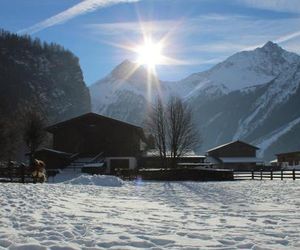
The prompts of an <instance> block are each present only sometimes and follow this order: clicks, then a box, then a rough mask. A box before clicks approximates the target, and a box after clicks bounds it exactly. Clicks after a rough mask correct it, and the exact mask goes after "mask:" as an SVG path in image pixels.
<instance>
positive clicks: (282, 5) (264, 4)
mask: <svg viewBox="0 0 300 250" xmlns="http://www.w3.org/2000/svg"><path fill="white" fill-rule="evenodd" d="M236 1H237V2H238V3H240V4H246V5H247V6H250V7H254V8H259V9H265V10H273V11H278V12H283V11H285V12H292V13H299V12H300V1H299V0H236Z"/></svg>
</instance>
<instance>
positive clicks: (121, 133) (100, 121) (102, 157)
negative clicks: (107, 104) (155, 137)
mask: <svg viewBox="0 0 300 250" xmlns="http://www.w3.org/2000/svg"><path fill="white" fill-rule="evenodd" d="M46 130H47V131H48V132H49V133H51V134H52V138H53V147H52V149H43V150H42V151H40V152H37V156H40V157H39V158H40V159H42V160H44V161H45V162H46V165H48V164H49V165H50V166H52V165H53V164H52V163H53V162H55V164H57V167H61V165H65V164H66V162H69V163H71V162H75V163H76V164H77V165H79V163H80V164H81V165H82V166H83V165H84V163H86V165H89V166H92V165H93V164H95V163H97V162H98V163H99V162H100V161H103V162H105V165H106V166H107V167H108V168H109V171H112V169H114V168H135V167H136V163H137V160H136V158H138V157H139V156H140V155H141V153H142V147H141V145H142V140H143V139H144V134H143V130H142V128H141V127H138V126H136V125H133V124H129V123H126V122H123V121H119V120H116V119H112V118H110V117H106V116H102V115H99V114H95V113H87V114H84V115H81V116H78V117H75V118H72V119H70V120H66V121H63V122H59V123H57V124H54V125H52V126H49V127H47V128H46ZM66 158H67V159H68V161H66ZM58 161H59V162H60V165H59V163H58ZM76 164H74V166H75V165H76Z"/></svg>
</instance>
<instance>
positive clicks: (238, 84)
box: [90, 42, 300, 159]
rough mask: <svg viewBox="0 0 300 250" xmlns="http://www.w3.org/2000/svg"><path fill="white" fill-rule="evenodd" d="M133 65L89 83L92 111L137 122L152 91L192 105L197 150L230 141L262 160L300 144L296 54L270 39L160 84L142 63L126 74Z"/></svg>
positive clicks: (299, 75)
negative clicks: (250, 146)
mask: <svg viewBox="0 0 300 250" xmlns="http://www.w3.org/2000/svg"><path fill="white" fill-rule="evenodd" d="M136 68H137V65H135V64H133V63H130V62H129V61H124V62H123V63H122V64H120V65H119V66H118V67H117V68H116V69H114V70H113V71H112V73H111V74H110V75H109V76H107V77H106V78H105V79H103V80H100V81H98V82H97V83H95V84H94V85H92V86H91V88H90V93H91V98H92V106H93V110H94V111H96V112H99V113H103V114H105V115H109V116H112V117H114V118H118V119H122V120H125V121H129V122H133V123H137V124H141V123H142V121H143V120H144V118H145V117H146V113H147V108H148V107H149V105H151V102H152V101H153V100H155V98H156V96H157V95H161V96H163V97H164V99H165V100H167V99H168V97H169V96H170V95H179V96H181V97H182V98H183V99H184V100H185V101H186V102H187V103H189V104H190V105H191V106H192V107H193V109H194V117H195V122H196V124H197V126H198V127H199V130H200V131H201V133H202V136H203V145H202V147H201V149H199V150H200V151H201V152H204V151H205V150H207V149H208V148H210V147H213V146H216V145H218V144H221V143H224V142H227V141H230V140H234V139H241V140H246V141H248V142H250V143H251V142H252V143H255V144H257V145H258V146H260V147H261V152H260V154H261V155H264V156H265V158H266V159H271V158H272V157H274V153H276V152H279V151H287V150H295V149H299V148H300V142H298V141H297V140H296V136H295V135H299V133H300V111H298V109H299V108H298V107H300V105H299V104H300V93H299V84H300V56H298V55H297V54H294V53H291V52H288V51H285V50H284V49H282V48H281V47H279V46H278V45H277V44H275V43H272V42H268V43H266V44H265V45H264V46H263V47H261V48H257V49H255V50H252V51H243V52H239V53H236V54H234V55H233V56H231V57H229V58H228V59H226V60H225V61H223V62H221V63H219V64H217V65H216V66H214V67H212V68H211V69H209V70H207V71H204V72H201V73H195V74H192V75H190V76H188V77H187V78H185V79H183V80H180V81H178V82H162V81H160V80H159V79H157V78H156V77H155V76H148V73H147V70H145V69H144V68H143V67H138V68H137V70H136V71H135V73H133V74H131V72H133V71H134V69H136ZM149 79H150V80H149ZM149 83H150V85H149ZM149 86H152V88H151V91H152V92H151V93H150V92H149Z"/></svg>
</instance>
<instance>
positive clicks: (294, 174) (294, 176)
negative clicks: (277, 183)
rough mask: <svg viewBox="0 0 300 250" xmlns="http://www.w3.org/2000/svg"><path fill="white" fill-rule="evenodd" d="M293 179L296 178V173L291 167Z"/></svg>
mask: <svg viewBox="0 0 300 250" xmlns="http://www.w3.org/2000/svg"><path fill="white" fill-rule="evenodd" d="M293 180H296V173H295V169H293Z"/></svg>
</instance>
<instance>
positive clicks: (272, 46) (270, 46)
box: [261, 41, 282, 51]
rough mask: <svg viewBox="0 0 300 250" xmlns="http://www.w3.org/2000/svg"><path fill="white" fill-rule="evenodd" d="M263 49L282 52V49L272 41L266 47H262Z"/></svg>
mask: <svg viewBox="0 0 300 250" xmlns="http://www.w3.org/2000/svg"><path fill="white" fill-rule="evenodd" d="M261 49H263V50H265V51H272V50H282V48H281V47H280V46H279V45H278V44H277V43H274V42H272V41H268V42H267V43H266V44H265V45H264V46H262V47H261Z"/></svg>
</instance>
